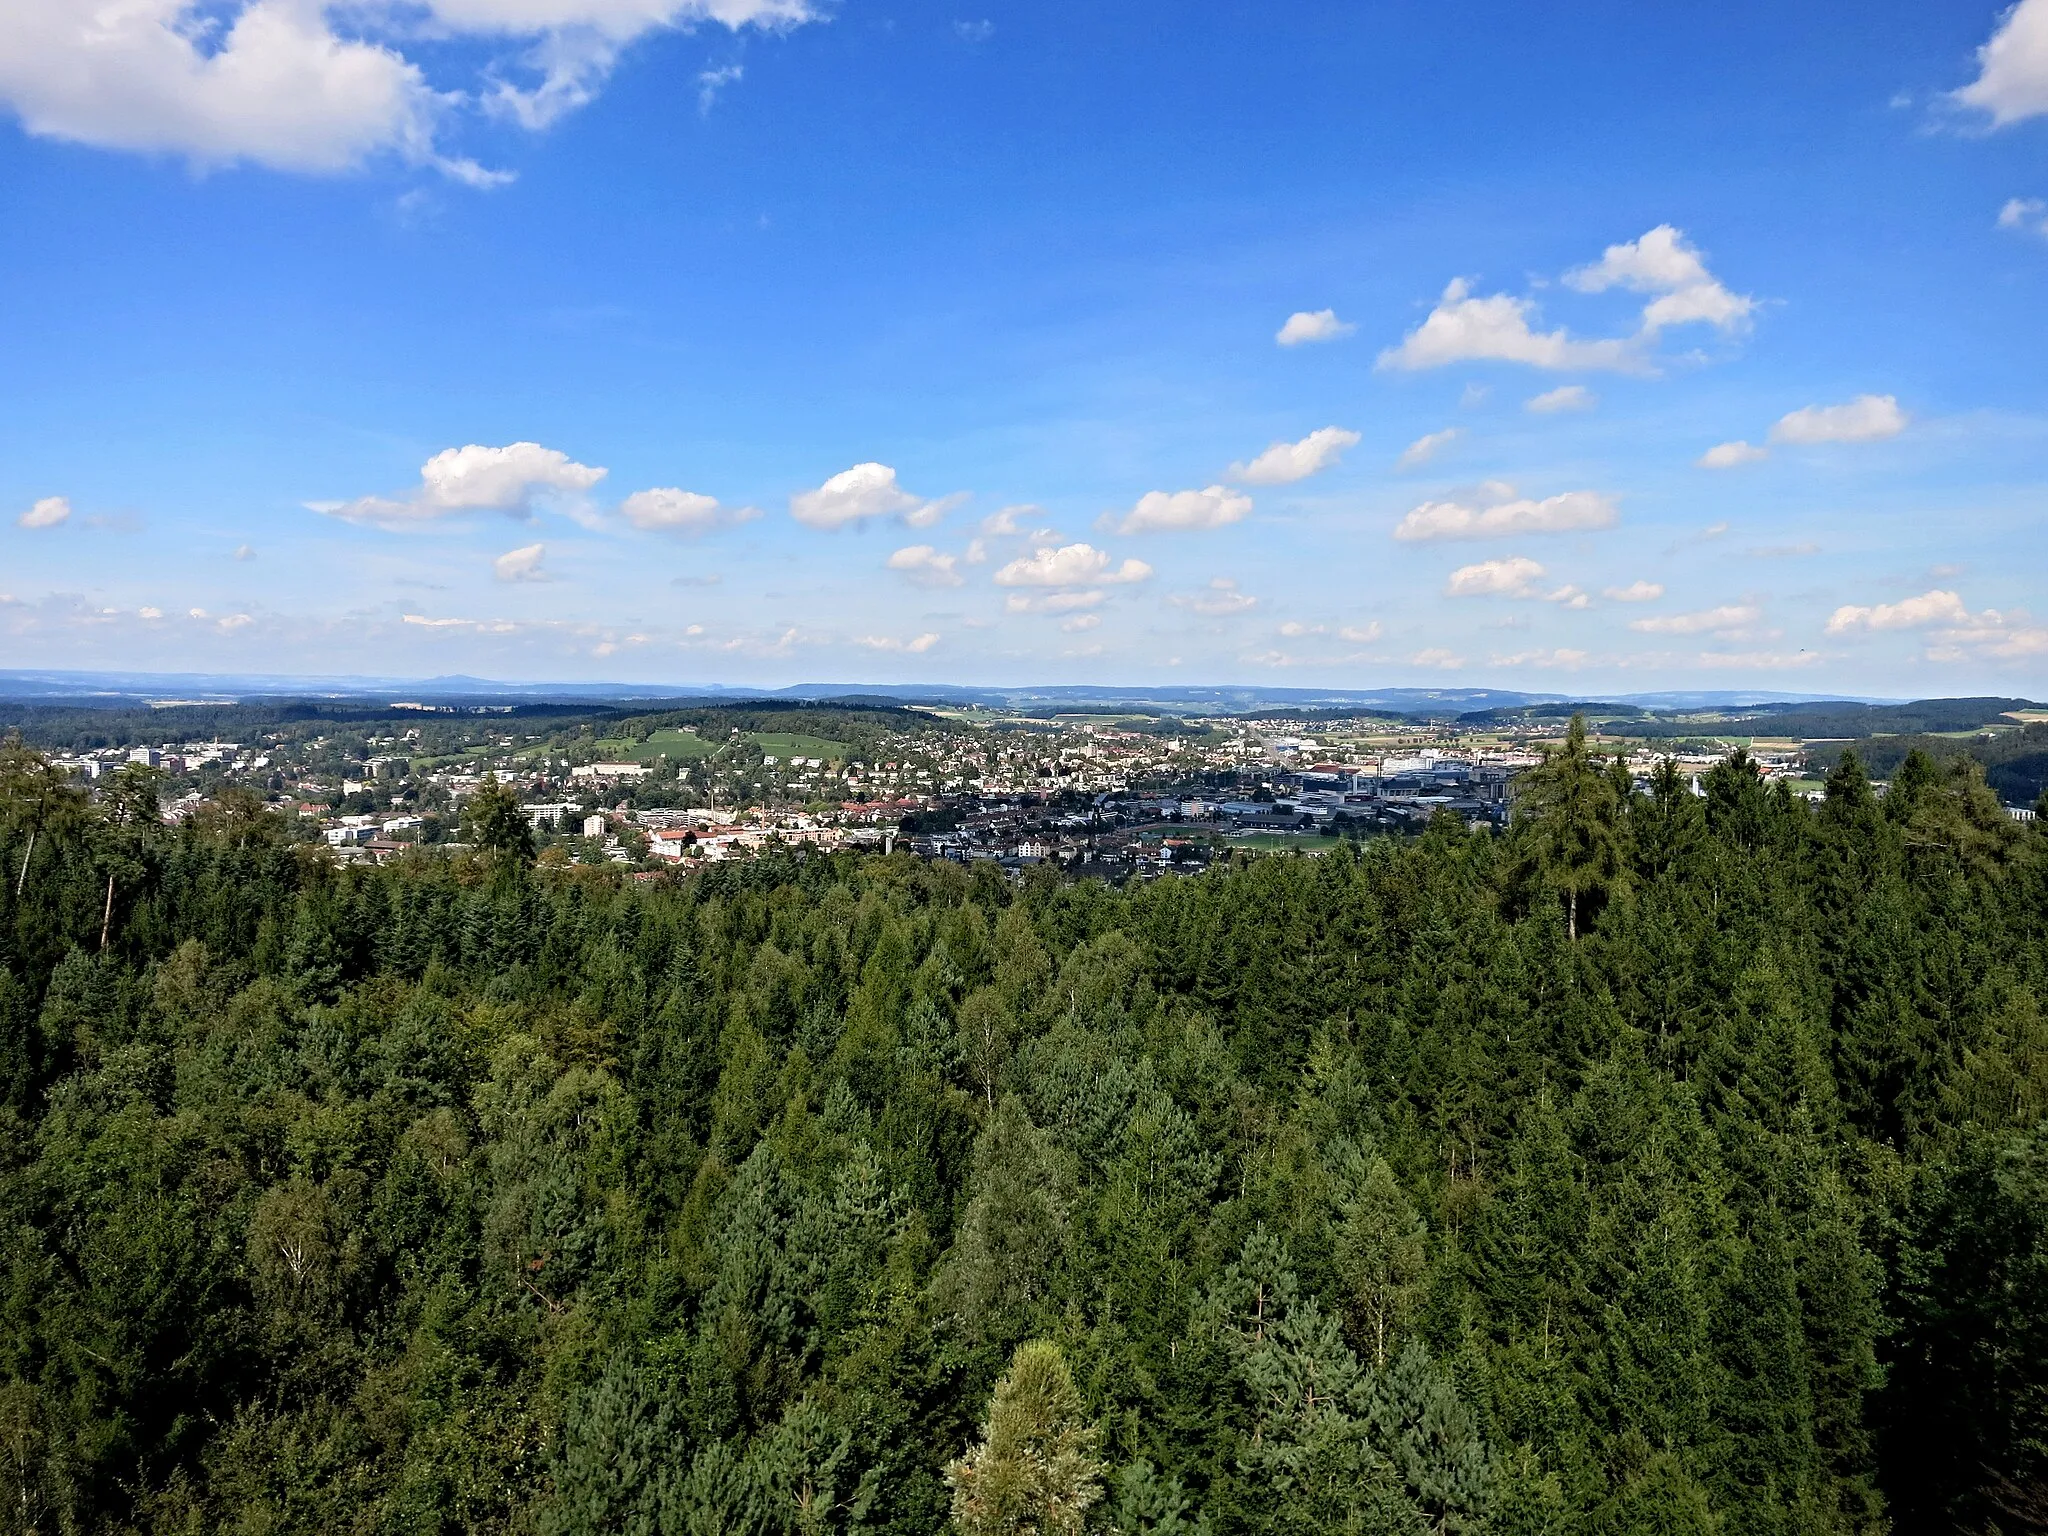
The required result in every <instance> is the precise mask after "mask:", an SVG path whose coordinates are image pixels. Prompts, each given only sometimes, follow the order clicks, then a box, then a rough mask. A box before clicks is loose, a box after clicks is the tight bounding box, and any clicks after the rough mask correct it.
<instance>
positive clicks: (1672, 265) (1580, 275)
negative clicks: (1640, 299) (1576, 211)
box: [1564, 224, 1756, 336]
mask: <svg viewBox="0 0 2048 1536" xmlns="http://www.w3.org/2000/svg"><path fill="white" fill-rule="evenodd" d="M1564 280H1565V283H1566V285H1567V286H1569V287H1572V288H1576V289H1578V290H1579V291H1580V292H1581V293H1602V292H1605V291H1606V290H1607V289H1609V288H1627V289H1630V290H1632V291H1633V292H1636V293H1654V294H1656V295H1658V297H1656V298H1654V299H1652V300H1651V301H1650V302H1649V303H1648V304H1646V305H1645V306H1643V319H1642V330H1643V334H1644V335H1645V336H1654V335H1656V334H1657V333H1658V332H1659V331H1661V330H1663V329H1664V328H1665V327H1667V326H1673V325H1690V324H1695V323H1702V324H1707V325H1711V326H1714V327H1715V328H1716V329H1719V330H1723V331H1731V330H1737V329H1739V328H1740V327H1741V326H1742V325H1743V324H1744V323H1745V322H1746V321H1747V320H1748V319H1749V317H1750V314H1751V313H1752V312H1753V311H1754V310H1755V308H1756V301H1755V300H1754V299H1750V298H1746V297H1744V296H1743V295H1741V294H1736V293H1730V292H1729V291H1728V290H1727V289H1726V288H1724V287H1722V286H1721V284H1720V282H1719V281H1717V280H1716V279H1715V277H1714V276H1713V274H1712V273H1710V272H1708V271H1707V264H1706V262H1705V261H1703V260H1702V259H1701V257H1700V253H1699V252H1698V251H1697V250H1696V249H1695V248H1694V247H1693V246H1691V245H1690V244H1688V243H1687V242H1686V238H1685V236H1684V234H1683V233H1682V232H1680V231H1679V230H1676V229H1674V228H1672V227H1671V226H1670V225H1669V224H1659V225H1658V226H1657V227H1656V228H1655V229H1653V230H1651V231H1650V232H1649V233H1648V234H1646V235H1644V236H1643V237H1642V238H1641V239H1639V240H1631V241H1628V242H1627V243H1626V244H1623V245H1610V246H1608V247H1607V249H1606V251H1605V252H1603V253H1602V254H1601V257H1600V259H1599V260H1598V261H1596V262H1593V263H1591V264H1590V265H1588V266H1583V267H1577V268H1574V269H1573V270H1572V271H1570V272H1567V273H1565V275H1564Z"/></svg>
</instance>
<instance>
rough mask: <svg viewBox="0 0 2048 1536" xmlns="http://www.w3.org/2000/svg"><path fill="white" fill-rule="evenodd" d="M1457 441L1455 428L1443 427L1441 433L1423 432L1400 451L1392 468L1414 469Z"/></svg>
mask: <svg viewBox="0 0 2048 1536" xmlns="http://www.w3.org/2000/svg"><path fill="white" fill-rule="evenodd" d="M1457 440H1458V429H1457V428H1456V427H1445V428H1444V429H1443V431H1441V432H1425V433H1423V434H1422V436H1420V437H1418V438H1417V439H1415V441H1414V442H1412V443H1410V444H1409V445H1408V446H1407V447H1406V448H1403V449H1402V450H1401V457H1400V458H1398V459H1396V460H1395V461H1394V468H1396V469H1415V468H1417V467H1419V466H1421V465H1424V464H1427V463H1428V462H1429V461H1430V460H1431V459H1433V458H1435V457H1436V456H1437V455H1438V454H1439V453H1441V452H1442V451H1443V450H1444V449H1446V448H1448V447H1450V445H1451V444H1452V443H1455V442H1456V441H1457Z"/></svg>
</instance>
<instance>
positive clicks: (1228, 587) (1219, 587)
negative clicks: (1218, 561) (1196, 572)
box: [1167, 576, 1259, 619]
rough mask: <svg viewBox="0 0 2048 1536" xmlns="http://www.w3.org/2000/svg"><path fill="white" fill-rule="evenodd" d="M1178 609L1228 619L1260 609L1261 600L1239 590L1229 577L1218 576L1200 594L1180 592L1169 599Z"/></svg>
mask: <svg viewBox="0 0 2048 1536" xmlns="http://www.w3.org/2000/svg"><path fill="white" fill-rule="evenodd" d="M1167 601H1168V602H1170V603H1172V604H1173V605H1174V606H1175V607H1177V608H1185V609H1187V610H1188V611H1189V612H1190V613H1199V614H1204V615H1206V616H1207V617H1209V618H1218V619H1220V618H1228V617H1229V616H1230V615H1232V614H1237V613H1247V612H1249V611H1250V610H1252V609H1253V608H1256V607H1258V605H1259V600H1258V599H1257V598H1256V597H1252V596H1250V595H1249V594H1247V593H1244V592H1240V591H1238V590H1237V583H1236V582H1235V581H1233V580H1232V579H1231V578H1230V577H1228V576H1218V577H1217V578H1216V579H1215V580H1213V581H1211V582H1210V583H1209V585H1208V587H1207V588H1206V589H1205V590H1203V591H1200V592H1179V593H1176V594H1174V596H1172V597H1170V598H1168V599H1167Z"/></svg>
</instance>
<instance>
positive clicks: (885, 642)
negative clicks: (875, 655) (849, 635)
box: [853, 631, 939, 656]
mask: <svg viewBox="0 0 2048 1536" xmlns="http://www.w3.org/2000/svg"><path fill="white" fill-rule="evenodd" d="M853 643H854V644H855V645H864V646H866V647H867V648H868V649H869V650H871V651H904V652H907V653H908V654H910V655H912V656H922V655H923V654H924V653H925V652H926V651H928V650H930V649H931V648H932V647H933V646H935V645H937V644H938V643H939V637H938V636H937V635H936V634H933V633H931V632H930V631H927V632H926V633H924V634H922V635H918V636H916V637H915V638H913V639H909V640H898V639H896V638H895V637H894V636H891V635H861V636H860V637H858V638H857V639H856V640H855V641H854V642H853Z"/></svg>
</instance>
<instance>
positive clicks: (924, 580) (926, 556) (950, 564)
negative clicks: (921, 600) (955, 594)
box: [888, 544, 964, 587]
mask: <svg viewBox="0 0 2048 1536" xmlns="http://www.w3.org/2000/svg"><path fill="white" fill-rule="evenodd" d="M888 564H889V569H890V570H892V571H901V572H902V573H903V574H904V576H905V577H907V578H908V579H909V580H911V581H913V582H915V583H916V584H917V585H918V586H921V587H957V586H959V585H960V583H961V581H962V580H963V579H964V578H963V577H962V576H961V575H960V573H959V571H958V570H956V569H954V567H955V566H957V565H958V564H959V560H958V557H957V556H954V555H948V554H941V553H940V552H939V551H938V550H936V549H934V548H932V546H931V545H929V544H912V545H909V546H907V547H906V548H903V549H899V550H897V551H896V553H895V554H893V555H891V556H890V557H889V562H888Z"/></svg>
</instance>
